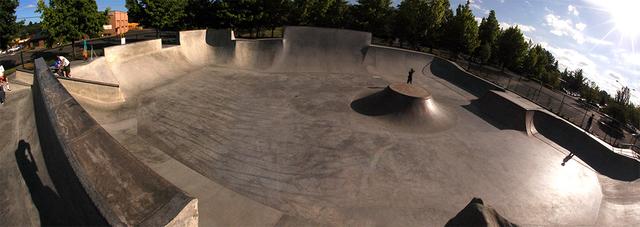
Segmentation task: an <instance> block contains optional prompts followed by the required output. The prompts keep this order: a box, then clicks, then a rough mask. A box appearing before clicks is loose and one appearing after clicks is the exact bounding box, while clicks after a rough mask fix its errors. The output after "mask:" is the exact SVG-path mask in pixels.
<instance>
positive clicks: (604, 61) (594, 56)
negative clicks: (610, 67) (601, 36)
mask: <svg viewBox="0 0 640 227" xmlns="http://www.w3.org/2000/svg"><path fill="white" fill-rule="evenodd" d="M589 56H590V57H592V58H595V59H598V60H599V61H601V62H603V63H607V64H608V63H610V61H609V58H608V57H607V56H604V55H601V54H594V53H591V54H589Z"/></svg>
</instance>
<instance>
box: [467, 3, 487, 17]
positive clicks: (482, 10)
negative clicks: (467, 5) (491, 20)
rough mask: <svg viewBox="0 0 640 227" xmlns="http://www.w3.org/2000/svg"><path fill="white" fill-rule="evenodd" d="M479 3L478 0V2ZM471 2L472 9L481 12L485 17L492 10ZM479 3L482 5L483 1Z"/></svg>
mask: <svg viewBox="0 0 640 227" xmlns="http://www.w3.org/2000/svg"><path fill="white" fill-rule="evenodd" d="M476 1H478V0H476ZM470 2H471V8H474V9H476V10H478V11H480V12H482V13H483V14H484V15H489V13H490V10H488V9H485V8H483V7H482V6H480V5H479V4H477V3H474V1H470ZM478 3H482V1H479V2H478Z"/></svg>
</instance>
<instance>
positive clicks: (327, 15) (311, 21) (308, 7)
mask: <svg viewBox="0 0 640 227" xmlns="http://www.w3.org/2000/svg"><path fill="white" fill-rule="evenodd" d="M348 10H349V4H348V3H347V2H346V1H344V0H296V1H294V10H293V13H292V14H291V21H292V22H294V24H299V25H309V26H319V27H344V25H345V22H346V21H345V16H346V15H347V12H348Z"/></svg>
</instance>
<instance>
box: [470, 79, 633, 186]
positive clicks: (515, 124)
mask: <svg viewBox="0 0 640 227" xmlns="http://www.w3.org/2000/svg"><path fill="white" fill-rule="evenodd" d="M476 103H477V106H478V108H479V109H480V110H481V112H482V114H483V115H484V116H486V117H488V118H489V119H488V120H489V121H490V122H492V121H493V122H497V127H498V128H502V129H513V130H518V131H522V132H524V133H526V134H527V135H529V136H533V135H535V136H542V137H544V138H543V139H545V140H546V139H548V140H549V141H551V142H553V143H555V144H557V145H559V146H561V147H562V148H564V149H566V150H567V151H569V152H571V153H573V154H574V155H576V156H577V157H579V158H580V159H581V160H582V161H584V163H585V164H587V165H589V166H590V167H591V168H593V169H594V170H596V171H597V172H598V173H600V174H602V175H605V176H607V177H610V178H612V179H616V180H621V181H634V180H637V179H639V178H640V162H638V161H637V160H635V159H633V158H629V157H626V156H623V155H619V154H617V153H615V152H614V151H613V150H612V148H611V146H610V145H608V144H606V143H605V142H603V141H601V140H599V139H598V138H595V137H594V136H593V135H591V134H589V133H587V132H585V131H584V130H582V129H580V128H578V127H577V126H575V125H573V124H571V123H569V122H567V121H566V120H564V119H561V118H559V117H557V116H555V115H553V114H551V113H549V112H547V111H546V110H544V109H542V108H540V107H538V106H537V105H535V104H533V103H531V102H529V101H528V100H524V99H523V98H521V97H519V96H517V95H515V94H513V93H507V92H500V91H490V92H487V93H486V94H485V95H484V96H482V98H480V99H479V100H478V101H477V102H476Z"/></svg>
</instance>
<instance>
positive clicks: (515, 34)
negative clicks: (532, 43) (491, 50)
mask: <svg viewBox="0 0 640 227" xmlns="http://www.w3.org/2000/svg"><path fill="white" fill-rule="evenodd" d="M526 51H527V43H525V41H524V36H523V35H522V32H521V31H520V29H519V28H518V26H515V27H510V28H507V29H506V30H504V32H502V33H501V35H500V37H498V56H499V60H500V62H501V63H502V69H503V70H504V68H505V67H508V68H509V69H512V70H513V69H516V68H518V67H519V66H520V64H521V63H522V61H523V58H524V56H525V55H526Z"/></svg>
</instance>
